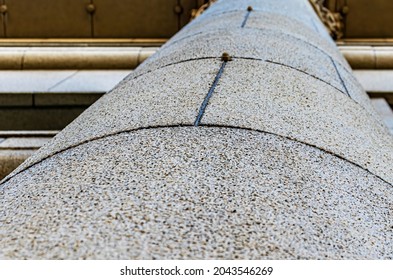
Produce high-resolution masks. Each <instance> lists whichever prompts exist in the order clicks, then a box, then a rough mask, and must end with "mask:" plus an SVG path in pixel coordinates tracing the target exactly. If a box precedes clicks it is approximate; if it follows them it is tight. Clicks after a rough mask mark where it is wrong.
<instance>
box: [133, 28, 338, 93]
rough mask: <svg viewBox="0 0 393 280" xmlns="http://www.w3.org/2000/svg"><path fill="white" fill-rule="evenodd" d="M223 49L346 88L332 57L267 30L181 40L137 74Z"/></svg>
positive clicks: (224, 32)
mask: <svg viewBox="0 0 393 280" xmlns="http://www.w3.org/2000/svg"><path fill="white" fill-rule="evenodd" d="M235 42H239V43H235ZM240 42H241V43H240ZM185 49H186V50H187V51H186V52H185V51H184V50H185ZM289 50H290V51H289ZM223 52H227V53H229V54H230V55H231V56H232V57H241V58H251V59H261V60H269V61H273V62H276V63H281V64H285V65H288V66H290V67H293V68H296V69H299V70H301V71H304V72H306V73H308V74H309V75H312V76H315V77H317V78H319V79H321V80H324V81H326V83H329V84H331V85H332V86H334V87H336V88H338V89H340V90H341V91H344V87H343V85H342V83H341V81H340V80H339V79H338V77H337V74H336V72H335V68H334V65H333V63H332V61H331V59H330V57H329V56H327V55H326V54H325V53H323V52H322V51H320V50H318V49H316V48H314V47H313V46H311V45H309V44H307V43H305V42H304V41H302V40H298V39H296V38H293V37H291V36H288V35H286V34H283V33H281V32H279V31H273V30H267V29H266V30H253V29H245V30H241V29H235V30H218V31H213V32H206V33H203V34H199V35H195V36H193V37H192V38H189V39H188V40H182V41H178V42H177V43H174V44H173V45H170V47H166V48H163V49H162V50H161V51H160V52H159V53H158V54H157V55H156V56H155V59H152V60H148V61H147V62H146V63H145V65H144V67H143V69H139V71H138V73H141V71H142V70H143V72H147V71H152V70H154V69H157V68H160V67H163V66H165V65H168V64H171V63H174V62H176V61H186V60H195V59H199V58H206V57H217V58H219V57H220V56H221V55H222V53H223Z"/></svg>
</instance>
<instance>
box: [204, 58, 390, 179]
mask: <svg viewBox="0 0 393 280" xmlns="http://www.w3.org/2000/svg"><path fill="white" fill-rule="evenodd" d="M250 72H252V73H253V75H250V74H249V73H250ZM337 104H340V106H337ZM370 106H371V103H370ZM293 112H296V114H294V113H293ZM202 124H209V125H216V124H218V125H223V126H234V127H244V128H250V129H255V130H261V131H268V132H272V133H276V134H279V135H284V136H287V137H290V138H292V139H296V140H298V141H302V142H305V143H308V144H310V145H313V146H317V147H319V148H321V149H324V150H327V151H330V152H332V153H334V154H337V155H339V156H341V157H344V158H346V159H348V160H350V161H352V162H354V163H356V164H359V165H360V166H362V167H363V168H367V169H368V170H370V171H372V172H374V173H375V174H377V175H378V176H380V177H382V178H384V179H385V180H387V181H389V182H393V173H392V162H393V140H392V137H391V135H390V134H389V133H387V129H386V127H385V126H384V125H383V124H382V122H380V121H378V120H376V119H374V118H373V117H372V116H371V115H370V114H368V113H367V111H366V110H365V109H364V108H363V107H362V106H361V105H359V104H358V103H355V102H354V101H353V100H352V99H350V98H349V97H348V96H346V95H345V94H343V93H342V92H339V91H337V90H335V89H334V88H332V87H330V86H328V85H326V84H325V83H323V82H321V81H318V80H315V79H314V78H313V77H310V76H308V75H305V74H304V73H300V72H298V71H294V70H293V69H290V68H287V67H283V66H280V65H276V64H272V63H264V62H260V61H250V60H233V61H231V62H229V63H227V66H226V68H225V71H224V73H223V75H222V77H221V79H220V82H219V84H218V85H217V87H216V89H215V93H214V95H213V96H212V98H211V99H210V103H209V105H208V107H207V109H206V113H205V115H204V118H203V119H202Z"/></svg>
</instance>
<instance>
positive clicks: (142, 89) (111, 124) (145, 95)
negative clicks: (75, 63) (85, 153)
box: [10, 59, 221, 176]
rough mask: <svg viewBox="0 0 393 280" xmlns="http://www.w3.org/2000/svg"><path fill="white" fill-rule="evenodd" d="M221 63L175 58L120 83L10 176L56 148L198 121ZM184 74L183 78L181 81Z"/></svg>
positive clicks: (50, 153)
mask: <svg viewBox="0 0 393 280" xmlns="http://www.w3.org/2000/svg"><path fill="white" fill-rule="evenodd" d="M220 64H221V62H220V61H219V60H218V59H208V60H198V61H190V62H185V63H181V64H175V65H171V66H168V67H165V68H162V69H159V70H157V71H154V72H152V73H148V74H145V75H142V76H140V77H138V78H136V79H133V80H131V81H130V82H127V83H123V84H121V85H119V86H118V87H116V89H115V90H114V91H112V92H111V93H109V94H106V95H104V96H103V97H102V98H101V99H100V100H98V101H97V102H96V103H95V104H93V105H92V106H91V107H89V108H88V109H87V110H86V111H84V112H83V113H82V114H81V116H80V117H78V118H77V119H76V120H74V121H73V122H72V123H71V124H70V125H69V126H67V127H66V128H65V129H64V130H62V131H61V132H60V133H59V134H57V135H56V136H55V137H54V141H51V142H50V143H48V144H47V145H45V146H44V149H40V150H39V151H38V152H37V153H36V154H35V155H34V156H32V157H30V158H29V159H28V160H27V161H26V162H24V164H23V165H21V166H20V167H19V168H18V169H16V170H15V171H14V172H13V173H11V175H10V176H12V175H13V174H15V173H17V172H19V171H20V170H23V169H24V168H26V167H28V166H31V165H32V164H34V163H36V162H39V161H40V160H42V159H44V158H46V157H48V156H50V155H52V154H55V153H57V152H59V151H61V150H64V149H67V148H68V147H71V146H74V145H78V144H80V143H83V142H85V141H88V140H91V139H95V138H97V137H102V136H105V135H110V134H114V133H118V132H121V131H126V130H133V129H138V128H143V127H155V126H173V125H182V124H187V125H192V124H193V123H194V121H195V118H196V116H197V115H198V110H199V107H200V105H201V103H202V101H203V99H204V97H205V95H206V93H207V92H208V90H209V88H210V86H211V83H212V82H213V80H214V77H215V75H216V72H217V71H218V69H219V68H220ZM201 73H203V74H201ZM179 75H182V78H183V79H184V81H183V82H181V81H180V82H179ZM86 124H88V125H89V129H86Z"/></svg>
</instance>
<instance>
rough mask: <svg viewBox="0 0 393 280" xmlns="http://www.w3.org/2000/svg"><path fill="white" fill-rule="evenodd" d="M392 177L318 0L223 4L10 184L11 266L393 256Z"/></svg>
mask: <svg viewBox="0 0 393 280" xmlns="http://www.w3.org/2000/svg"><path fill="white" fill-rule="evenodd" d="M223 53H226V54H225V55H224V56H223ZM228 55H229V56H228ZM392 170H393V140H392V138H391V136H390V135H389V134H388V132H387V129H386V128H385V127H384V126H383V125H382V123H381V121H380V120H379V119H378V117H377V116H376V114H375V112H374V111H373V108H372V106H371V104H370V102H369V99H368V97H367V95H366V94H365V92H364V91H363V89H362V88H361V86H360V85H359V83H358V82H357V81H356V79H355V78H354V77H353V75H352V73H351V69H350V67H349V66H348V64H347V63H346V62H345V60H344V59H343V58H342V56H341V55H340V53H339V51H338V50H337V48H336V46H335V44H334V42H333V41H331V40H330V38H329V36H328V34H327V33H326V31H325V30H324V27H323V26H322V24H321V23H320V22H319V20H318V18H317V17H316V15H315V14H314V12H313V10H312V8H311V7H310V6H309V4H308V2H307V1H306V0H290V1H289V0H261V1H257V0H254V1H252V0H250V1H238V0H221V1H218V2H217V3H216V4H214V5H213V6H212V7H211V8H210V9H209V10H208V11H206V12H205V13H204V14H203V15H202V16H200V17H199V18H197V19H196V20H194V21H193V22H192V23H191V24H189V25H188V26H187V27H185V28H184V29H183V30H182V31H181V32H180V33H178V34H177V35H176V36H174V37H173V38H172V39H171V40H170V41H169V42H168V43H167V44H166V45H164V46H163V47H162V48H161V50H160V51H159V52H157V53H156V54H155V55H154V56H153V57H151V58H150V59H148V60H147V61H146V62H145V63H144V64H143V65H141V66H140V67H139V68H138V69H137V70H136V71H134V72H133V74H131V75H130V76H129V77H127V78H126V79H125V80H124V81H122V82H121V83H120V84H119V85H118V86H117V87H116V88H115V89H114V90H113V91H112V92H110V93H108V94H106V95H105V96H104V97H103V98H101V99H100V100H99V101H98V102H97V103H95V104H94V105H93V106H91V107H90V108H89V109H88V110H86V111H85V113H83V114H82V115H81V116H80V117H79V118H78V119H76V120H75V121H74V122H73V123H72V124H71V125H69V126H68V127H67V128H66V129H64V131H63V132H61V133H60V134H59V135H57V136H56V138H55V139H54V140H53V141H52V142H51V143H49V144H48V145H46V146H45V147H44V148H42V149H41V150H40V151H38V152H37V153H36V154H35V155H34V156H33V157H32V158H30V159H29V160H28V161H27V162H25V163H24V164H23V165H22V166H21V167H20V168H18V169H17V170H16V171H15V172H14V173H12V174H11V175H10V176H9V177H8V178H6V180H5V181H3V184H2V185H1V186H0V188H1V189H0V190H1V193H0V196H1V201H2V207H3V209H2V210H1V212H0V213H1V216H0V219H1V220H0V225H1V230H0V257H2V258H56V259H57V258H105V259H108V258H109V259H112V258H113V259H125V258H143V259H150V258H156V259H172V258H181V259H187V258H191V259H195V258H242V259H243V258H247V259H261V258H274V259H286V258H289V259H292V258H312V259H314V258H315V259H325V258H328V259H330V258H335V259H336V258H350V259H359V258H361V259H364V258H376V259H383V258H393V250H392V241H391V240H393V228H392V226H393V221H392V214H393V213H392V207H391V206H392V198H393V188H392V183H393V172H392Z"/></svg>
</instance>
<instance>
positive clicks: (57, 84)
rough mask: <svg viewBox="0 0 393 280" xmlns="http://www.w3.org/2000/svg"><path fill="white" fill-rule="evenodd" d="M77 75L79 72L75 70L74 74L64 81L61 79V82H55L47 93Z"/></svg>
mask: <svg viewBox="0 0 393 280" xmlns="http://www.w3.org/2000/svg"><path fill="white" fill-rule="evenodd" d="M78 73H79V70H75V72H74V73H72V74H70V75H68V76H67V77H65V78H64V79H62V80H61V81H59V82H57V83H56V84H54V85H53V86H51V87H50V88H48V91H51V90H52V89H54V88H55V87H57V86H59V85H61V84H62V83H64V82H65V81H67V80H69V79H71V78H72V77H74V76H75V75H76V74H78Z"/></svg>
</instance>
